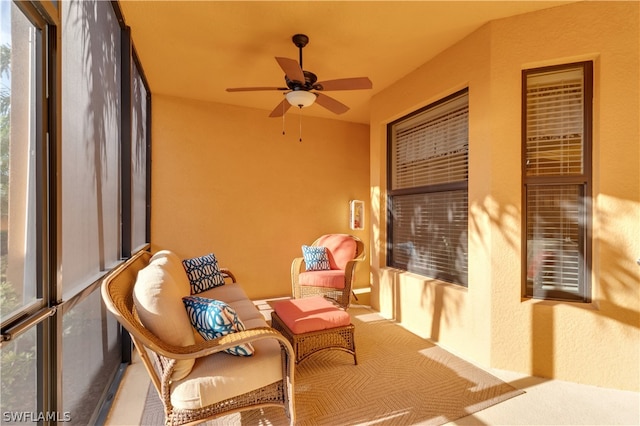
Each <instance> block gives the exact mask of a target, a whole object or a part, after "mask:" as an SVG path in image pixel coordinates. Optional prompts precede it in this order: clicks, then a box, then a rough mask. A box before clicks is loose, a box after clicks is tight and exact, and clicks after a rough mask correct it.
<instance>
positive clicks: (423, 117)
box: [387, 89, 469, 286]
mask: <svg viewBox="0 0 640 426" xmlns="http://www.w3.org/2000/svg"><path fill="white" fill-rule="evenodd" d="M388 133H389V134H388V149H387V151H388V158H389V185H388V187H389V210H388V212H389V222H388V223H389V231H390V232H389V250H388V260H387V263H388V265H390V266H393V267H396V268H401V269H405V270H407V271H410V272H415V273H417V274H421V275H425V276H428V277H432V278H437V279H440V280H443V281H448V282H452V283H456V284H460V285H463V286H467V258H468V255H467V223H468V201H467V187H468V157H469V98H468V93H467V90H466V89H465V90H463V91H461V92H458V93H455V94H453V95H451V96H449V97H447V98H445V99H443V100H441V101H439V102H436V103H435V104H432V105H429V106H427V107H426V108H423V109H421V110H418V111H416V112H414V113H413V114H410V115H408V116H406V117H403V118H401V119H399V120H397V121H395V122H393V123H391V124H389V126H388Z"/></svg>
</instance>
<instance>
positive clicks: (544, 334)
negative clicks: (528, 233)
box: [371, 189, 640, 376]
mask: <svg viewBox="0 0 640 426" xmlns="http://www.w3.org/2000/svg"><path fill="white" fill-rule="evenodd" d="M371 200H372V203H374V204H372V211H373V212H374V214H372V215H371V217H372V221H371V226H372V233H373V234H372V235H373V238H372V244H375V250H376V251H375V252H376V253H381V254H382V255H383V256H384V255H385V253H386V251H385V246H386V243H385V241H383V240H382V238H381V237H382V236H383V235H384V234H385V232H383V229H382V228H381V226H382V225H381V223H380V222H381V220H382V219H381V218H384V217H385V216H386V212H384V211H382V210H381V208H382V206H381V205H380V204H382V203H383V202H384V200H382V198H381V195H380V193H379V190H378V189H372V190H371ZM612 203H613V204H614V205H625V204H626V205H629V204H630V203H634V201H633V200H612ZM375 212H378V213H379V214H375ZM596 214H597V221H598V230H599V233H598V234H597V235H594V236H593V237H592V242H591V245H592V247H594V251H595V252H597V253H598V260H599V259H606V260H604V261H602V262H603V263H604V262H606V264H604V265H602V267H601V269H600V270H598V271H597V274H595V279H594V280H593V281H594V282H592V285H591V287H592V289H596V292H593V291H592V294H594V303H593V304H589V303H576V302H566V301H558V300H554V301H548V302H545V303H540V304H534V305H532V306H533V308H532V313H531V314H532V318H531V324H532V325H531V327H532V330H531V332H532V353H531V357H532V358H531V359H532V368H533V373H534V374H538V375H543V376H547V375H548V372H550V371H551V372H552V371H553V367H554V359H555V358H554V345H555V343H554V342H555V340H554V339H557V336H554V330H555V328H556V327H557V324H554V321H555V318H554V315H555V311H554V308H553V307H554V306H558V305H565V306H568V307H570V308H572V309H581V310H588V312H589V314H590V315H596V316H599V317H602V318H606V319H608V320H612V321H615V322H617V323H619V324H623V325H625V326H630V327H633V328H634V329H639V328H640V312H639V311H638V310H637V309H634V308H633V307H632V306H631V307H630V303H629V304H627V303H626V302H627V301H630V299H629V298H630V297H635V296H634V292H637V289H636V285H637V274H636V272H635V269H634V268H635V267H637V265H636V264H635V261H633V259H631V260H629V259H628V254H627V253H625V252H624V251H623V247H621V246H620V245H619V244H616V242H615V240H614V239H613V237H611V236H612V235H620V231H619V230H616V229H615V227H616V226H619V221H618V219H619V218H620V215H619V214H616V216H615V218H616V220H614V217H613V214H612V213H609V214H608V213H606V212H604V211H602V209H600V210H599V211H598V212H594V216H595V215H596ZM487 219H488V220H489V221H490V223H491V229H492V230H499V232H500V236H501V237H502V238H503V240H504V241H505V242H506V244H507V246H508V247H509V248H510V249H511V250H513V252H515V253H517V254H518V256H517V258H518V259H520V255H519V253H520V250H521V229H520V224H521V223H522V220H523V219H522V218H521V215H520V210H519V208H518V207H517V206H515V205H511V204H507V205H501V204H499V203H496V202H495V201H494V200H492V199H491V198H487V199H485V200H484V201H483V202H482V203H472V204H471V205H470V206H469V229H472V230H474V229H475V230H479V229H487V226H486V223H485V222H486V220H487ZM437 237H438V236H437V233H434V234H433V235H432V238H437ZM478 238H479V239H480V240H481V241H482V244H484V247H483V249H484V250H485V251H486V253H490V251H491V249H492V247H491V246H489V245H488V241H490V240H489V239H488V238H483V236H482V235H479V236H478ZM493 238H494V239H495V236H493ZM489 257H490V256H489ZM593 263H595V262H592V264H593ZM381 265H386V261H385V260H384V259H381ZM372 272H374V271H372ZM380 272H381V273H382V274H383V275H382V276H381V275H380V274H375V273H372V284H373V285H374V286H375V287H377V288H378V289H380V283H381V281H382V282H384V281H386V282H387V283H389V288H388V289H386V290H385V289H380V290H379V291H387V293H386V294H385V295H384V297H389V298H391V299H392V301H393V305H392V309H393V310H392V314H393V318H395V319H396V320H398V321H402V317H403V313H402V306H401V303H400V302H399V301H400V297H401V292H402V290H403V288H402V287H403V285H402V282H401V281H402V276H403V275H404V273H403V272H402V271H398V270H392V269H391V270H389V269H386V270H383V271H380ZM587 273H591V272H590V271H589V272H587ZM470 281H471V284H470V285H473V280H470ZM448 285H449V284H446V283H438V282H437V281H433V282H429V283H428V285H424V286H423V290H422V291H423V293H422V295H421V297H422V300H423V305H425V304H428V306H424V307H425V310H424V311H423V312H431V321H432V322H431V330H430V333H431V335H430V338H431V339H433V340H434V341H438V338H439V333H440V329H441V327H442V325H443V324H446V323H448V322H451V321H452V320H454V319H455V318H456V317H457V316H458V315H459V309H461V306H460V302H459V299H458V300H456V299H455V298H449V300H447V292H446V291H444V289H445V287H446V286H448ZM568 294H569V293H568ZM573 296H575V294H573ZM594 305H595V306H596V307H597V309H593V306H594Z"/></svg>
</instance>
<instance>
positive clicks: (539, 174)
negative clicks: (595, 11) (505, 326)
mask: <svg viewBox="0 0 640 426" xmlns="http://www.w3.org/2000/svg"><path fill="white" fill-rule="evenodd" d="M592 75H593V71H592V64H591V62H584V63H579V64H569V65H563V66H556V67H547V68H539V69H533V70H525V71H523V149H522V154H523V178H522V181H523V185H524V206H525V213H526V214H525V221H524V228H525V229H524V232H523V233H524V238H525V241H524V243H525V247H526V253H523V256H526V259H525V261H524V262H523V263H524V266H525V268H524V271H523V276H524V277H525V278H524V279H523V282H524V283H525V284H524V293H525V295H526V296H528V297H535V298H544V299H556V300H578V301H585V302H586V301H589V300H590V285H589V274H588V270H589V261H590V260H589V259H590V249H589V247H590V243H589V238H588V235H589V222H590V211H589V207H588V206H589V196H590V187H591V176H590V173H591V165H590V163H591V100H592V93H593V90H592V84H593V83H592V80H593V78H592Z"/></svg>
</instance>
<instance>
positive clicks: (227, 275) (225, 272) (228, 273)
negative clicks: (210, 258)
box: [220, 268, 236, 283]
mask: <svg viewBox="0 0 640 426" xmlns="http://www.w3.org/2000/svg"><path fill="white" fill-rule="evenodd" d="M220 272H221V273H222V276H223V277H224V278H225V279H226V278H229V279H230V280H231V282H232V283H235V282H236V276H235V275H233V272H231V271H230V270H229V269H228V268H220Z"/></svg>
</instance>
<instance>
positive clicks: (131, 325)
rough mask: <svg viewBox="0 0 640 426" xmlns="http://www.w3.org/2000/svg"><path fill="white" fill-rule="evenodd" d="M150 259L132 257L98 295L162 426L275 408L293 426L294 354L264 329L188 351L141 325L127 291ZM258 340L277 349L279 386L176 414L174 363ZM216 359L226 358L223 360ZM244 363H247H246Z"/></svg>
mask: <svg viewBox="0 0 640 426" xmlns="http://www.w3.org/2000/svg"><path fill="white" fill-rule="evenodd" d="M150 258H151V254H150V253H149V252H145V251H141V252H139V253H137V254H136V255H135V256H133V257H132V258H131V259H129V260H128V261H127V262H126V263H124V264H123V265H121V266H120V267H118V268H117V269H116V270H114V271H113V272H112V273H110V274H109V275H108V276H107V277H106V278H105V279H104V281H103V283H102V289H101V290H102V298H103V300H104V302H105V305H106V307H107V308H108V309H109V311H110V312H111V313H112V314H113V315H114V316H115V317H116V319H117V320H118V322H120V324H122V326H123V327H124V328H125V329H126V330H127V331H128V332H129V333H130V334H131V339H132V341H133V343H134V344H135V347H136V349H137V350H138V352H139V354H140V357H141V359H142V362H143V363H144V366H145V368H146V370H147V372H148V373H149V376H150V377H151V381H152V383H153V385H154V387H155V389H156V391H157V392H158V395H159V397H160V400H161V401H162V404H163V406H164V409H165V424H167V425H179V424H186V423H200V422H202V421H205V420H209V419H212V418H215V417H219V416H221V415H225V414H230V413H234V412H239V411H243V410H248V409H256V408H261V407H266V406H278V407H283V408H284V410H285V413H286V415H287V416H288V418H289V421H290V424H292V425H293V424H294V422H295V408H294V402H293V368H294V360H295V354H294V352H293V348H292V347H291V345H290V343H289V342H288V341H287V340H286V339H285V338H284V337H283V336H282V335H281V334H280V333H279V332H277V331H275V330H274V329H272V328H270V327H259V328H253V329H247V330H244V331H240V332H237V333H233V334H228V335H226V336H223V337H221V338H218V339H215V340H205V341H200V342H198V341H196V343H195V344H194V345H190V346H174V345H170V344H168V343H166V342H165V341H163V340H161V339H160V338H158V337H157V336H156V335H155V334H153V333H152V332H151V331H149V330H148V329H147V328H145V327H144V326H143V325H142V324H141V322H140V320H139V317H138V315H137V312H136V309H135V307H134V300H133V299H134V297H133V287H134V284H135V282H136V277H137V275H138V271H140V270H141V269H142V268H144V267H145V266H147V264H148V263H149V259H150ZM222 271H223V274H224V276H225V278H229V279H231V280H232V281H233V282H235V278H234V277H233V275H232V274H231V273H230V272H229V271H228V270H224V269H222ZM262 339H275V340H276V341H277V342H278V343H279V344H280V347H281V357H282V363H281V364H282V380H280V381H278V382H275V383H272V384H271V385H268V386H263V387H261V388H258V389H255V390H253V391H251V392H248V393H244V394H242V395H237V396H235V397H233V398H229V399H226V400H223V401H219V402H217V403H214V404H210V405H208V406H205V407H202V408H199V409H180V408H176V407H174V406H173V405H172V402H171V395H172V386H175V383H174V382H173V381H172V379H171V377H172V374H173V372H174V369H175V368H176V362H177V361H179V360H185V359H187V360H188V359H196V365H198V364H197V362H198V361H197V360H198V359H202V360H203V362H208V361H210V360H207V359H205V357H213V356H214V355H216V354H217V353H218V352H221V351H223V350H225V349H229V348H232V347H234V346H236V345H239V344H242V343H250V342H252V343H253V344H256V342H257V341H259V340H262ZM217 355H218V356H220V355H222V356H223V357H225V356H226V357H232V356H231V355H226V354H217ZM232 358H233V357H232ZM245 361H246V362H248V363H251V362H252V360H251V359H250V358H248V359H246V360H245ZM189 377H190V376H187V377H186V379H183V380H182V382H184V381H185V380H189ZM196 386H197V384H196Z"/></svg>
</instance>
